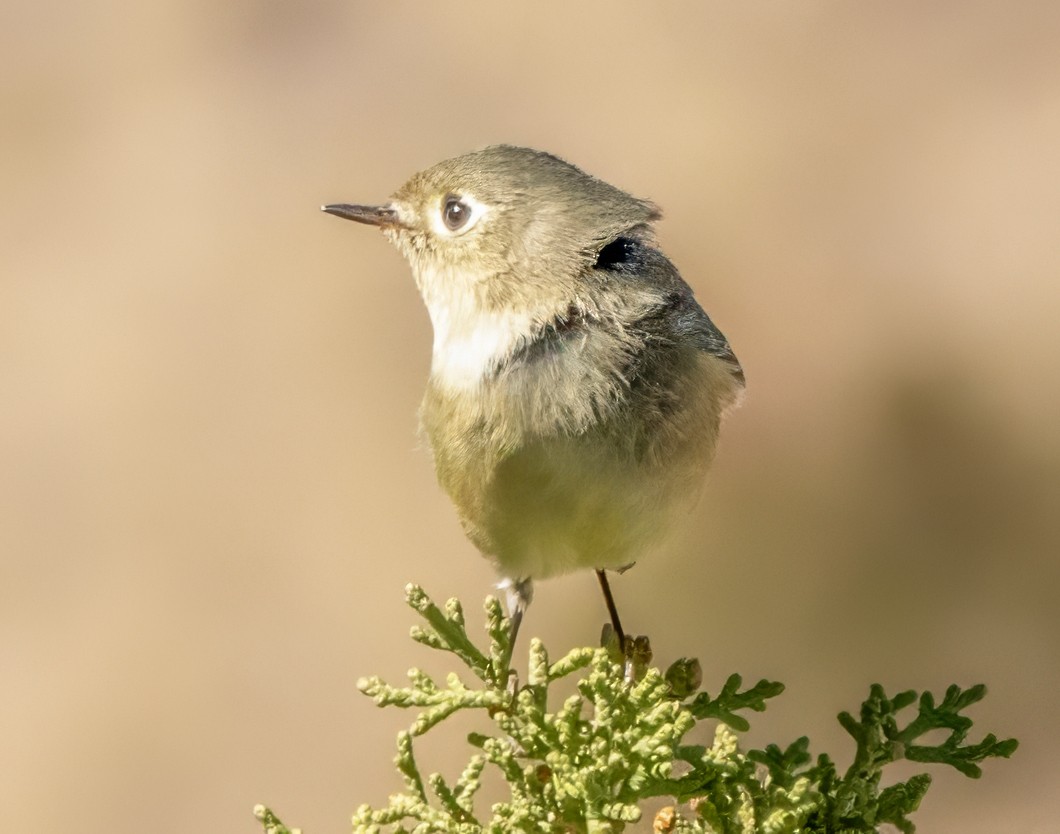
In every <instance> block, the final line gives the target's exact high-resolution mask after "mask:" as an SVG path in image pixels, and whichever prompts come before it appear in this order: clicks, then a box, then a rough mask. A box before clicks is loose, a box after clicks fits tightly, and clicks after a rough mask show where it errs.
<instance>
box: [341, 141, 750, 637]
mask: <svg viewBox="0 0 1060 834" xmlns="http://www.w3.org/2000/svg"><path fill="white" fill-rule="evenodd" d="M322 209H323V211H325V212H327V213H329V214H332V215H335V216H337V217H340V218H344V219H347V220H352V221H355V222H357V223H362V224H367V225H370V226H376V227H378V228H379V229H381V230H382V232H383V233H384V235H385V236H386V237H387V238H388V239H389V240H390V241H391V242H392V243H393V244H394V245H395V246H396V248H397V249H398V251H399V252H400V253H401V254H402V255H403V256H404V257H405V259H406V260H407V261H408V263H409V265H410V267H411V270H412V275H413V278H414V279H415V283H416V285H417V287H418V288H419V291H420V293H421V295H422V297H423V301H424V303H425V305H426V308H427V312H428V314H429V317H430V320H431V325H432V329H433V346H432V358H431V366H430V374H429V376H428V379H427V384H426V391H425V394H424V397H423V402H422V405H421V408H420V424H421V428H422V431H423V433H424V434H425V436H426V439H427V441H428V444H429V447H430V450H431V453H432V457H433V461H434V467H435V471H436V475H437V478H438V481H439V483H440V485H441V487H442V488H443V489H444V491H445V492H446V493H447V494H448V496H449V498H450V499H451V500H452V502H453V504H454V506H455V508H456V512H457V515H458V516H459V519H460V522H461V524H462V526H463V529H464V531H465V533H466V534H467V537H468V538H469V539H470V540H471V542H472V543H473V544H474V546H475V547H476V548H477V549H478V550H479V551H480V552H481V553H482V555H484V556H485V557H487V558H488V559H489V560H490V561H491V562H492V563H493V564H494V566H495V567H496V569H497V571H498V573H499V575H500V577H501V583H500V587H502V588H503V589H504V590H505V591H506V595H507V605H508V611H509V618H510V637H511V643H512V644H514V642H515V638H516V635H517V634H518V631H519V626H520V623H521V622H522V619H523V616H524V613H525V611H526V609H527V606H528V605H529V604H530V602H531V600H532V598H533V583H534V581H536V580H541V579H547V578H550V577H553V576H558V575H561V574H565V573H569V572H572V571H575V570H579V569H591V570H594V571H595V572H596V575H597V578H598V580H599V583H600V587H601V589H602V591H603V594H604V601H605V603H606V606H607V609H608V613H609V615H610V618H611V623H612V627H613V630H614V633H615V634H616V635H617V639H618V645H619V647H621V649H622V650H625V651H627V652H628V641H627V636H626V634H625V631H624V630H623V627H622V624H621V621H620V619H619V616H618V611H617V607H616V605H615V601H614V597H613V594H612V592H611V588H610V584H609V582H608V578H607V575H606V573H605V571H607V570H618V571H621V570H624V569H625V568H627V567H629V566H631V565H632V564H633V563H634V562H636V561H638V560H639V559H640V558H641V557H642V556H644V555H645V554H647V553H649V552H651V551H652V550H654V549H655V548H656V547H657V546H658V543H659V542H660V541H661V540H662V539H663V537H664V536H665V533H666V532H667V531H668V530H669V529H670V528H671V527H672V526H673V524H674V522H675V519H676V517H677V516H678V515H680V514H681V513H683V512H687V511H688V510H690V509H691V507H692V506H693V505H694V503H695V501H696V497H697V495H698V493H699V491H700V487H701V485H702V483H703V480H704V476H705V473H706V471H707V469H708V467H709V466H710V463H711V461H712V459H713V457H714V452H715V448H716V445H717V441H718V434H719V429H720V425H721V421H722V418H723V416H724V415H725V414H726V413H727V412H728V411H729V410H730V409H731V408H732V407H733V406H735V405H736V404H737V403H738V402H739V400H740V399H741V395H742V392H743V390H744V387H745V377H744V372H743V368H742V366H741V365H740V362H739V361H738V360H737V358H736V355H735V354H734V353H733V350H732V348H731V346H730V345H729V342H728V340H727V339H726V338H725V336H724V335H723V334H722V332H721V331H720V330H719V329H718V328H717V327H716V326H715V325H714V323H713V322H712V321H711V319H710V317H709V316H708V315H707V314H706V312H704V310H703V308H702V307H701V306H700V305H699V303H698V302H697V300H696V298H695V297H694V295H693V292H692V289H691V288H690V287H689V285H688V284H687V283H686V282H685V281H684V280H683V279H682V278H681V275H680V274H679V272H678V270H677V268H676V267H675V266H674V265H673V263H672V262H671V261H670V259H669V258H667V257H666V255H665V254H663V252H662V250H661V249H660V247H659V244H658V242H657V238H656V235H655V230H654V224H655V223H656V221H658V220H659V219H660V217H661V213H660V211H659V209H658V208H657V207H656V206H655V205H654V204H653V203H651V202H649V201H647V200H642V199H638V198H636V197H633V196H631V195H630V194H628V193H626V192H625V191H622V190H621V189H619V188H617V187H615V186H613V185H610V184H609V183H607V182H604V181H603V180H601V179H597V178H596V177H593V176H591V175H590V174H587V173H585V172H584V171H582V170H581V169H580V168H578V167H576V166H574V165H572V164H570V163H569V162H566V161H564V160H563V159H561V158H559V157H557V156H555V155H553V154H550V153H546V152H544V151H539V150H534V149H531V148H525V147H517V146H513V145H493V146H490V147H486V148H483V149H480V150H476V151H472V152H470V153H465V154H463V155H461V156H457V157H455V158H452V159H447V160H445V161H442V162H439V163H437V164H436V165H433V166H432V167H429V168H426V169H425V170H422V171H420V172H419V173H416V174H414V175H413V176H412V177H411V178H410V179H409V180H408V181H407V182H406V183H405V184H404V185H403V186H402V187H401V188H399V189H398V190H397V191H396V192H395V193H394V194H393V196H392V197H391V198H390V200H389V201H388V202H385V203H383V204H381V205H361V204H350V203H334V204H329V205H325V206H322Z"/></svg>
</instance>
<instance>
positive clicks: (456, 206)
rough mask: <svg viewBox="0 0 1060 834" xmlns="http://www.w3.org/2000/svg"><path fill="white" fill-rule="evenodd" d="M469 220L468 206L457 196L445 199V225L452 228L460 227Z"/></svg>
mask: <svg viewBox="0 0 1060 834" xmlns="http://www.w3.org/2000/svg"><path fill="white" fill-rule="evenodd" d="M466 222H467V206H466V205H464V204H463V203H461V202H460V201H459V200H458V199H456V198H455V197H450V198H449V199H448V200H446V201H445V225H446V226H448V227H449V228H450V229H454V230H456V229H459V228H460V227H461V226H463V225H464V224H465V223H466Z"/></svg>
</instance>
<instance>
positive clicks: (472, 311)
mask: <svg viewBox="0 0 1060 834" xmlns="http://www.w3.org/2000/svg"><path fill="white" fill-rule="evenodd" d="M418 278H419V285H420V291H421V292H422V294H423V300H424V302H425V303H426V305H427V312H428V313H429V314H430V317H431V325H432V326H433V328H434V350H433V356H432V359H431V378H432V379H433V380H434V381H435V382H437V383H438V384H439V385H440V386H442V387H443V388H448V389H450V390H467V389H469V388H474V387H475V386H477V385H478V384H479V383H480V382H482V380H483V378H484V377H485V376H486V374H487V373H488V372H489V371H490V370H492V369H493V368H494V367H496V366H497V365H498V364H499V363H500V362H502V361H503V360H504V359H505V358H506V357H507V356H509V355H511V353H512V352H513V351H514V350H515V349H516V348H518V347H519V345H520V344H522V343H523V342H524V341H525V340H527V339H528V338H529V337H530V335H531V334H532V333H533V329H534V318H533V316H531V315H530V314H529V313H527V312H525V311H515V310H487V309H482V307H480V305H479V304H478V299H477V298H476V293H475V291H474V284H475V283H476V281H475V279H473V278H472V279H469V277H468V276H467V275H457V274H453V273H451V272H447V271H441V272H439V271H433V270H432V271H428V272H421V273H420V275H419V276H418Z"/></svg>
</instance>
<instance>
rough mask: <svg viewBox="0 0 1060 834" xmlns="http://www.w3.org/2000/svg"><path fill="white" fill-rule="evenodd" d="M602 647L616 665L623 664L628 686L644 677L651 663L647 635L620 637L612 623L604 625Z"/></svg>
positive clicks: (649, 643)
mask: <svg viewBox="0 0 1060 834" xmlns="http://www.w3.org/2000/svg"><path fill="white" fill-rule="evenodd" d="M600 645H601V646H602V647H603V648H605V649H607V653H608V655H609V656H610V658H611V659H612V660H613V661H614V662H615V663H621V664H622V668H623V670H624V671H623V674H624V676H625V679H626V683H627V684H630V685H632V684H634V683H636V682H637V681H639V680H640V679H641V678H643V677H644V673H645V672H647V671H648V665H649V664H650V663H651V658H652V650H651V641H650V640H648V636H647V635H645V634H640V635H632V634H625V635H619V634H618V632H616V631H615V628H614V626H612V625H611V623H604V627H603V630H602V631H601V633H600Z"/></svg>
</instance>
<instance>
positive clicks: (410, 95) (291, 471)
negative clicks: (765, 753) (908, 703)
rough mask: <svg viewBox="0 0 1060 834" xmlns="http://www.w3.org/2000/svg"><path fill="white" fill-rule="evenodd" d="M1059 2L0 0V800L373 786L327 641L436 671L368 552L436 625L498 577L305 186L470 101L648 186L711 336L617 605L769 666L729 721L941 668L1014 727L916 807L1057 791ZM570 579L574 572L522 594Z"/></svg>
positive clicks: (419, 324) (48, 813)
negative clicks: (728, 411)
mask: <svg viewBox="0 0 1060 834" xmlns="http://www.w3.org/2000/svg"><path fill="white" fill-rule="evenodd" d="M1058 8H1060V7H1058V6H1057V5H1056V4H1055V3H1051V2H1048V0H1042V1H1041V2H1024V3H1019V4H1005V3H1000V2H998V3H982V2H965V3H934V4H918V3H901V2H900V3H894V2H886V3H885V2H860V3H849V2H798V3H760V2H749V3H746V2H739V3H737V2H726V3H717V2H710V3H671V4H649V3H637V2H607V3H603V2H593V3H577V4H560V3H539V4H532V5H531V4H525V5H515V4H499V3H487V2H480V3H471V2H459V1H458V0H450V2H446V3H437V4H426V3H423V4H421V3H415V2H410V1H408V0H406V2H396V1H395V0H391V1H390V2H387V3H353V2H338V1H337V0H336V1H335V2H309V3H281V2H277V1H276V0H267V1H266V0H262V2H251V1H250V0H237V2H231V3H220V4H219V3H214V2H203V1H202V0H198V2H187V0H185V1H184V2H175V0H160V1H159V2H150V3H144V4H126V3H108V2H102V3H92V4H84V3H80V4H77V3H70V2H67V3H54V4H34V3H31V2H28V0H21V1H20V0H6V2H5V3H4V4H3V6H0V117H2V122H3V130H2V133H0V143H2V144H0V182H2V190H0V241H2V243H0V675H2V680H3V686H2V695H0V794H2V796H3V803H2V805H3V817H4V823H5V827H6V828H8V829H9V830H11V831H20V832H33V834H51V833H52V832H61V831H70V830H77V831H79V832H86V833H87V834H95V832H100V833H101V832H116V833H117V834H133V833H134V832H137V833H138V832H144V831H152V832H162V833H164V832H177V831H187V830H201V831H225V832H254V831H256V830H258V829H257V824H256V822H255V821H254V820H253V818H252V817H251V814H250V809H251V807H252V805H253V804H254V803H255V802H259V801H264V802H268V803H269V804H271V805H273V806H274V807H275V808H276V809H277V810H278V811H279V812H280V813H281V814H282V815H283V816H284V817H285V818H286V819H287V821H288V822H290V823H292V824H298V825H301V826H304V827H305V828H306V829H307V831H309V832H317V834H322V832H342V831H346V830H347V828H348V815H349V813H350V812H351V811H352V810H353V808H354V807H355V806H356V805H357V804H358V803H360V802H363V801H370V802H373V803H376V804H378V803H380V802H383V801H384V798H385V796H386V794H387V792H388V791H390V790H392V789H396V788H397V787H398V780H397V777H396V775H395V774H394V773H393V771H392V768H391V766H390V764H389V762H390V758H391V755H392V752H393V747H392V745H393V737H394V734H395V732H396V730H397V729H398V728H399V727H402V726H404V725H405V724H406V723H407V721H408V720H409V716H407V715H405V714H402V713H399V712H396V711H394V712H390V711H387V712H379V711H377V710H376V709H375V707H374V706H373V705H372V704H371V703H370V702H369V701H368V700H367V699H365V698H363V697H362V696H360V695H359V694H358V693H357V692H356V690H355V681H356V679H357V678H358V677H359V676H361V675H365V674H372V673H379V674H382V675H384V676H386V677H389V678H390V679H392V680H400V679H401V677H402V676H403V674H404V671H405V669H406V668H407V667H409V666H411V665H413V664H416V665H421V666H426V667H430V668H435V669H437V668H441V667H440V666H439V664H437V663H436V662H434V661H433V660H432V659H431V658H430V657H429V656H428V654H427V650H426V649H422V648H420V647H415V646H413V645H412V644H411V643H409V642H408V641H407V638H406V634H407V630H408V627H409V625H411V624H412V622H413V615H412V613H411V612H410V611H408V610H407V609H406V608H405V607H404V604H403V593H402V588H403V586H404V584H405V583H406V582H407V581H410V580H415V581H417V582H420V583H422V584H423V585H424V586H425V587H426V588H427V589H428V591H429V592H431V593H432V594H434V595H435V596H436V597H437V598H438V599H439V600H440V599H444V598H445V597H447V596H450V595H458V596H460V597H461V598H462V599H464V600H465V602H466V604H467V606H468V608H469V610H470V611H471V617H472V619H473V620H474V621H475V622H476V623H477V622H480V619H481V618H480V616H479V614H478V611H479V606H480V600H481V599H482V597H483V596H484V594H485V593H486V592H487V591H488V590H489V589H490V587H491V583H492V582H493V581H494V577H493V574H492V572H491V570H490V568H489V566H488V565H486V564H485V563H483V562H482V561H481V560H480V559H479V558H478V557H477V556H476V555H475V554H474V552H473V550H472V548H471V546H470V545H469V544H467V543H466V542H465V540H464V539H463V536H462V534H461V533H460V530H459V528H458V526H457V523H456V521H455V518H454V515H453V513H452V512H451V510H450V508H449V506H448V503H447V501H446V499H445V498H444V497H443V496H442V495H441V493H440V492H439V491H438V489H437V488H436V486H435V484H434V480H433V474H432V471H431V466H430V463H429V460H428V457H427V455H426V453H425V452H424V451H423V450H422V449H421V448H419V446H418V441H417V439H416V436H415V424H416V421H415V410H416V407H417V403H418V399H419V396H420V392H421V387H422V384H423V381H424V378H425V375H426V372H427V368H428V363H429V350H430V340H431V337H430V326H429V322H428V320H427V316H426V314H425V312H424V310H423V309H422V307H421V304H420V300H419V298H418V296H417V294H416V291H415V288H414V286H413V284H412V281H411V278H410V276H409V273H408V269H407V267H406V266H405V264H404V263H403V262H402V261H401V259H400V258H399V256H398V255H397V253H396V252H394V251H392V250H391V249H390V247H389V246H388V245H387V243H386V242H385V241H384V240H383V238H382V237H381V236H380V235H378V234H376V233H373V232H372V230H369V229H366V228H360V227H356V226H354V225H352V224H348V223H341V222H339V221H338V220H335V219H334V218H331V217H326V216H324V215H322V214H320V212H319V211H318V206H319V205H320V204H321V203H323V202H330V201H365V202H369V201H374V200H380V199H383V198H384V197H386V195H388V194H389V193H390V192H391V191H393V190H394V189H395V188H397V186H399V185H400V184H401V183H402V182H403V181H404V180H405V178H406V177H407V176H408V175H409V174H411V173H412V172H413V171H415V170H417V169H419V168H422V167H425V166H427V165H429V164H432V163H434V162H436V161H438V160H439V159H442V158H445V157H448V156H452V155H455V154H458V153H461V152H463V151H466V150H470V149H472V148H476V147H480V146H482V145H485V144H489V143H493V142H498V141H506V142H513V143H518V144H527V145H532V146H536V147H540V148H545V149H548V150H551V151H553V152H555V153H558V154H560V155H562V156H564V157H566V158H568V159H570V160H571V161H572V162H575V163H576V164H578V165H580V166H582V167H584V168H585V169H587V170H588V171H590V172H591V173H594V174H596V175H598V176H600V177H603V178H605V179H607V180H610V181H612V182H614V183H616V184H617V185H620V186H622V187H624V188H626V189H627V190H629V191H631V192H633V193H635V194H637V195H639V196H644V197H649V198H651V199H653V200H655V201H656V202H658V203H659V204H660V205H661V206H662V207H663V208H664V210H665V212H666V219H665V221H664V222H663V224H662V225H661V230H660V231H661V239H662V242H663V245H664V247H665V248H666V250H667V252H668V253H669V254H670V255H671V257H672V258H673V259H674V260H675V262H676V263H677V264H678V266H679V268H680V269H681V270H682V272H683V274H684V275H685V277H686V278H687V279H688V280H689V281H690V282H691V283H692V284H693V286H694V287H695V288H696V290H697V293H698V295H699V297H700V299H701V300H702V301H703V304H704V306H705V307H706V308H707V309H708V311H709V312H710V313H711V315H712V316H713V317H714V318H715V320H716V321H717V322H718V323H719V325H720V326H721V327H722V329H723V330H724V331H725V332H726V334H727V335H728V336H729V337H730V339H731V340H732V343H733V344H734V346H735V348H736V351H737V353H738V354H739V356H740V358H741V359H742V360H743V363H744V365H745V367H746V369H747V375H748V380H749V385H750V389H749V396H748V398H747V400H746V402H745V405H744V407H743V408H742V409H741V410H740V411H739V412H737V413H736V414H735V415H734V416H733V417H732V418H731V420H730V421H729V423H728V425H727V429H726V432H725V436H724V438H723V443H722V449H721V452H720V456H719V459H718V462H717V464H716V466H715V469H714V471H713V473H712V476H711V479H710V482H709V484H708V486H707V489H706V492H705V495H704V499H703V501H702V503H701V505H700V507H699V509H698V510H697V512H696V514H695V516H694V518H693V519H691V520H690V522H689V524H688V526H687V527H686V528H685V529H684V530H682V531H680V533H679V534H678V535H677V537H676V539H675V541H674V542H673V543H672V544H671V545H670V546H669V547H668V548H667V549H666V550H665V551H664V552H662V553H660V554H659V555H658V557H657V558H655V559H652V560H647V561H645V562H644V563H642V564H641V565H639V566H638V567H637V569H636V570H634V571H632V572H631V573H629V574H627V575H626V576H624V577H622V578H621V579H619V580H617V582H616V593H617V595H618V597H619V600H620V603H621V606H622V610H623V614H624V617H625V618H626V620H627V622H628V624H629V625H630V626H631V627H632V629H633V630H635V631H641V632H649V633H650V634H651V635H652V637H653V642H654V644H655V646H656V650H657V657H658V659H659V660H660V661H661V662H663V663H665V662H669V661H670V660H672V659H674V658H675V657H676V656H679V655H682V654H695V655H698V656H700V657H701V658H702V659H703V661H704V666H705V668H706V682H707V686H708V688H711V689H715V690H716V688H717V687H718V685H720V682H721V681H722V680H723V679H724V677H725V676H726V675H727V674H728V673H729V672H731V671H734V670H738V671H740V672H742V673H743V674H744V675H745V676H746V677H747V678H758V677H763V676H764V677H771V678H775V679H780V680H783V681H785V682H786V683H787V685H788V692H787V693H786V694H785V696H784V697H783V698H782V699H780V700H779V701H778V702H776V703H775V704H774V706H773V707H772V708H771V709H770V711H769V712H768V713H767V714H765V715H764V716H761V717H759V718H758V720H757V721H756V722H754V727H753V730H752V733H751V737H750V741H751V743H765V742H768V741H774V740H775V741H781V742H788V741H790V740H792V739H793V738H794V737H795V736H796V735H798V734H801V733H808V734H809V735H810V736H811V739H812V740H813V742H814V749H815V751H817V752H821V751H825V750H827V751H828V752H830V753H832V754H833V755H835V756H836V757H837V758H838V759H839V762H840V764H841V765H843V766H845V765H846V764H847V763H848V762H849V756H850V754H851V752H852V747H851V745H850V744H849V743H848V741H847V739H846V737H845V735H844V734H843V733H842V731H841V730H840V729H839V727H838V725H837V724H836V722H835V718H834V716H835V714H836V713H837V712H838V711H839V710H841V709H853V708H855V707H856V706H857V704H858V703H859V702H860V699H861V698H862V696H863V695H864V694H865V692H866V691H867V687H868V685H869V684H870V683H871V682H873V681H876V680H878V681H880V682H882V683H884V684H885V685H886V686H888V687H890V688H892V689H899V688H906V687H914V688H925V687H929V688H936V689H939V688H942V687H944V686H945V685H947V684H948V683H950V682H953V681H956V682H960V683H962V684H964V685H970V684H972V683H975V682H979V681H982V682H985V683H987V684H988V686H989V687H990V694H989V696H988V698H987V700H986V701H984V702H983V703H982V704H980V705H979V706H978V707H976V708H975V709H974V710H973V713H972V714H973V716H974V717H975V718H976V719H977V720H978V722H979V728H980V732H986V731H988V730H992V731H995V732H997V733H998V734H1001V735H1016V736H1018V737H1019V738H1020V740H1021V742H1022V746H1021V747H1020V749H1019V751H1018V753H1017V755H1016V757H1015V758H1014V759H1013V760H1011V761H1009V762H993V763H988V764H987V766H986V774H985V777H984V779H983V780H982V781H981V782H979V783H977V782H974V781H971V780H967V779H965V778H964V777H962V776H960V775H959V774H957V773H955V772H950V771H942V770H935V771H933V772H934V773H935V775H936V776H937V780H936V784H935V787H934V788H933V789H932V791H931V792H930V794H929V795H928V797H927V799H926V800H925V803H924V806H923V808H922V810H921V811H920V813H919V814H918V815H917V816H916V818H915V819H916V820H917V822H918V823H919V825H920V826H921V828H920V830H921V831H923V832H958V831H959V832H972V833H973V834H986V833H987V832H997V831H1017V830H1018V831H1024V832H1055V831H1057V830H1058V829H1057V825H1058V823H1057V819H1058V815H1060V798H1058V797H1060V791H1057V785H1060V766H1058V764H1057V760H1058V757H1057V746H1058V745H1060V713H1058V710H1057V708H1056V706H1055V704H1056V700H1057V693H1058V691H1060V627H1058V616H1057V611H1056V608H1057V595H1058V590H1060V582H1058V579H1060V576H1058V574H1060V562H1058V559H1057V553H1058V548H1060V533H1058V530H1057V526H1058V524H1057V511H1058V506H1060V504H1058V502H1060V433H1058V431H1057V426H1058V421H1060V386H1058V384H1057V383H1058V380H1060V327H1058V324H1057V322H1058V318H1060V282H1058V280H1057V277H1058V271H1060V245H1058V243H1057V241H1058V239H1060V238H1058V231H1057V228H1058V225H1060V152H1058V148H1060V59H1058V58H1057V43H1058V42H1060V12H1058ZM604 618H605V616H604V611H603V606H602V603H601V602H600V600H599V599H598V593H597V589H596V586H595V580H594V579H593V577H592V576H591V574H585V575H575V576H571V577H568V578H564V579H560V580H554V581H550V582H547V583H542V584H541V585H539V587H538V593H537V601H536V603H535V605H534V606H533V608H532V609H531V612H530V615H529V620H528V625H527V627H526V628H527V631H528V632H529V633H537V634H539V635H541V636H542V637H544V638H545V640H546V642H547V644H548V645H550V646H551V647H552V649H553V651H555V652H557V653H558V652H560V651H562V650H564V649H566V648H567V647H570V646H572V645H578V644H584V643H591V642H593V641H594V640H595V638H596V636H597V633H598V629H599V626H600V624H601V623H602V622H603V620H604ZM432 664H433V665H432ZM443 746H444V745H435V747H434V748H433V752H432V753H431V755H430V756H427V755H426V753H425V758H426V760H425V761H424V767H425V768H426V769H445V768H448V769H449V771H450V772H452V769H453V768H454V767H455V766H456V764H455V760H454V759H447V758H446V757H445V751H444V750H443V749H442V747H443ZM460 755H461V757H462V756H463V751H461V753H460Z"/></svg>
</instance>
